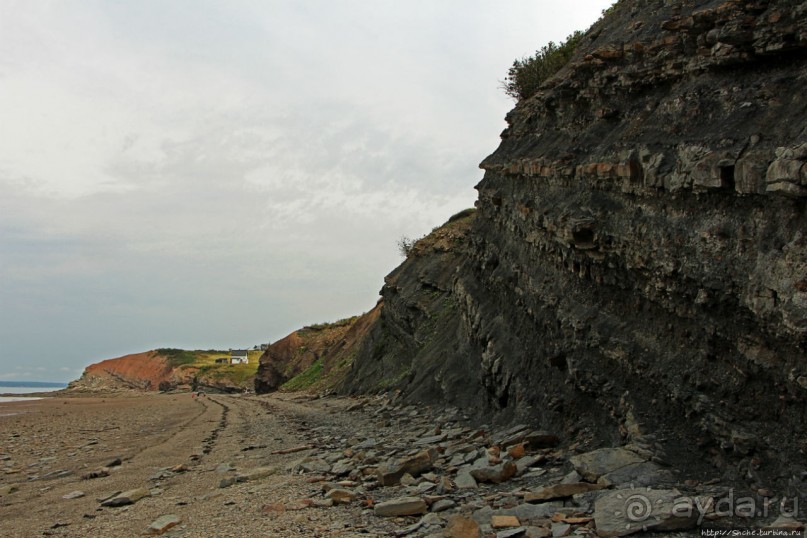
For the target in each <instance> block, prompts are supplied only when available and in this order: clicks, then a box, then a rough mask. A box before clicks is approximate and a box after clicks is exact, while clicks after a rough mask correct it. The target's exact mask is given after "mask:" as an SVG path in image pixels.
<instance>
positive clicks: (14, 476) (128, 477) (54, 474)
mask: <svg viewBox="0 0 807 538" xmlns="http://www.w3.org/2000/svg"><path fill="white" fill-rule="evenodd" d="M325 405H329V406H338V405H339V404H338V403H334V402H331V403H330V404H325ZM320 411H321V409H317V407H316V404H311V403H309V404H306V405H302V404H297V403H294V402H293V401H285V400H283V399H277V398H267V397H262V398H261V397H238V396H223V395H215V396H205V397H201V398H196V397H193V396H192V395H191V394H176V395H139V396H124V397H120V396H117V397H93V398H61V397H50V398H43V399H40V400H26V401H17V402H6V403H2V404H0V431H1V432H2V433H1V434H0V438H1V439H2V443H1V444H0V535H2V536H4V537H32V536H43V535H44V536H64V537H95V536H139V535H142V534H143V533H144V532H147V528H148V527H149V525H151V524H152V523H154V522H155V520H158V519H159V518H160V516H165V515H172V516H176V518H177V519H179V520H180V523H178V524H176V525H174V526H173V527H172V528H169V529H167V531H166V532H165V534H164V535H176V536H179V535H181V536H188V537H191V536H200V537H201V536H234V537H235V536H337V535H338V536H350V535H352V534H353V533H352V532H351V531H350V530H349V527H350V525H346V524H345V523H344V522H345V521H349V520H350V519H353V520H356V519H357V518H355V517H352V516H351V514H350V512H351V510H359V509H358V508H356V509H350V508H344V509H340V510H339V511H328V510H307V511H305V512H295V511H276V512H274V513H271V515H266V514H265V513H264V510H262V509H263V507H264V506H265V505H267V504H270V503H293V502H295V501H299V499H300V498H301V497H307V496H308V494H309V493H310V491H311V488H312V486H311V485H310V484H308V483H307V482H306V481H305V479H304V477H302V476H300V475H292V474H290V473H288V472H287V471H285V469H286V467H287V466H288V464H289V463H290V462H293V461H294V460H295V458H297V459H299V457H300V455H299V454H294V453H292V454H288V455H283V454H278V455H272V454H271V452H274V451H277V450H283V449H288V448H289V447H295V446H297V445H299V444H300V443H301V442H302V440H301V439H300V438H299V437H298V436H297V435H296V433H295V430H296V429H297V426H295V424H296V421H298V420H300V417H305V416H308V415H311V416H313V415H318V414H319V412H320ZM267 466H271V467H273V468H276V469H282V470H283V472H281V473H280V474H277V475H273V476H268V477H265V478H263V479H261V480H260V481H254V482H247V483H244V484H237V485H235V486H234V487H230V488H221V487H220V485H221V481H222V479H224V478H226V477H227V476H232V475H233V473H234V472H236V471H238V472H242V473H245V472H249V470H251V469H255V468H265V467H267ZM93 473H94V474H98V475H101V476H98V477H95V478H89V477H91V476H93ZM138 489H140V490H143V489H144V490H145V491H147V492H148V495H147V496H146V497H144V498H142V499H141V500H138V501H137V502H135V503H133V504H130V505H127V506H122V507H104V506H102V504H101V502H100V501H101V500H103V499H106V498H109V497H110V496H111V495H113V494H114V493H116V492H126V491H131V490H138ZM355 515H356V514H353V516H355ZM158 526H159V525H158ZM346 527H348V528H346ZM152 532H154V533H156V532H157V531H152Z"/></svg>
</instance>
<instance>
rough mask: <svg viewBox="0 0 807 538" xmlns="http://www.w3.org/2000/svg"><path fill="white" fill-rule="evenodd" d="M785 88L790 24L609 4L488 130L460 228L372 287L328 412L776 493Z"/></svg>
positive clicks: (806, 347)
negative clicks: (512, 424) (530, 427)
mask: <svg viewBox="0 0 807 538" xmlns="http://www.w3.org/2000/svg"><path fill="white" fill-rule="evenodd" d="M538 39H539V37H538V36H536V40H538ZM537 44H538V43H537ZM805 87H807V2H803V1H787V0H780V1H767V2H765V1H729V2H725V1H717V2H711V1H670V0H667V1H662V0H648V1H628V0H622V1H621V2H619V3H618V4H617V5H616V7H615V8H614V9H613V10H612V11H611V12H610V13H609V14H608V15H607V16H606V17H605V18H604V19H603V20H601V21H600V22H599V23H597V24H596V25H594V27H592V28H591V29H590V30H589V31H588V32H587V34H586V36H585V38H584V39H583V41H582V44H581V45H580V46H579V48H578V50H577V53H576V54H575V56H574V58H573V60H572V62H571V63H570V64H569V65H568V66H566V67H565V68H564V69H563V70H562V71H560V72H559V73H558V74H557V75H556V76H555V77H553V78H552V79H551V80H549V81H547V83H545V84H544V86H543V87H542V89H541V91H539V93H538V94H537V95H535V96H534V97H532V98H530V99H527V100H525V101H522V102H520V103H518V105H517V106H516V107H515V108H514V110H512V111H511V112H510V113H509V114H508V116H507V121H508V124H509V126H508V128H507V129H506V130H505V131H504V132H503V133H502V143H501V145H500V146H499V148H498V149H497V150H496V151H495V152H494V153H493V154H492V155H491V156H489V157H488V158H486V159H485V160H484V161H483V163H482V165H481V167H482V168H483V169H484V170H485V176H484V179H483V180H482V181H481V182H480V183H479V185H477V189H478V191H479V200H478V202H477V211H476V212H475V214H473V215H472V216H468V215H465V216H464V217H463V218H460V219H458V220H457V221H455V222H454V223H453V224H454V226H456V229H455V230H454V232H453V234H452V235H451V236H450V237H449V238H448V239H447V240H445V241H443V240H435V239H434V237H431V238H427V239H428V240H427V241H425V242H424V243H422V244H421V246H420V247H419V248H416V249H415V250H414V252H412V254H411V255H410V256H409V257H408V259H407V260H406V261H405V262H404V263H403V264H402V265H401V266H400V267H398V268H397V269H396V270H395V271H393V272H392V273H391V274H390V275H389V276H388V277H387V279H386V284H385V286H384V288H383V289H382V291H381V295H382V297H383V303H382V306H381V308H380V315H379V316H378V319H377V320H374V321H373V322H372V324H371V325H370V326H369V328H368V329H367V330H366V334H365V335H364V336H363V337H362V338H361V339H359V340H357V342H356V344H355V346H356V348H355V360H354V361H353V366H352V369H351V371H350V373H349V375H348V376H347V378H346V381H345V382H344V383H343V384H342V385H341V386H340V390H341V391H343V392H347V393H362V392H377V391H379V390H387V389H400V390H401V391H402V397H403V398H404V399H406V400H410V401H415V400H418V401H439V402H450V403H452V404H455V405H462V406H463V407H465V408H466V409H468V410H470V411H472V412H474V411H475V412H477V413H478V414H479V415H484V416H493V417H499V418H500V419H519V420H525V421H529V422H532V423H535V424H537V425H540V427H542V428H545V429H552V430H554V431H556V432H557V433H559V434H561V435H562V436H565V437H566V438H567V439H571V438H589V439H596V440H597V441H599V442H601V443H603V444H614V443H619V442H621V441H623V440H624V441H627V440H631V439H636V438H638V437H642V438H643V439H645V440H652V441H653V442H656V443H658V444H659V445H661V446H663V447H664V448H665V451H666V453H667V454H668V456H669V458H670V459H671V460H673V461H679V462H689V463H690V464H691V465H695V464H696V463H697V462H704V463H709V464H712V465H714V466H716V467H717V468H718V469H720V470H721V472H722V473H723V476H724V477H725V478H728V479H739V480H743V481H745V482H746V483H748V484H750V485H756V486H760V485H762V484H765V483H771V482H776V483H779V484H785V483H789V484H790V486H792V487H797V486H795V485H794V480H797V479H796V478H794V477H798V476H799V473H803V472H804V471H805V469H804V462H805V460H807V432H805V429H804V425H805V424H807V237H805V233H807V212H806V209H805V206H806V205H807V96H805V92H804V88H805ZM449 224H452V223H449ZM441 229H442V228H441ZM435 233H437V232H435ZM433 235H434V234H433ZM262 368H263V365H262ZM260 375H261V374H260V372H259V377H260ZM798 487H803V483H802V485H801V486H798Z"/></svg>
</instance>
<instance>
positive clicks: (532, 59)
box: [502, 31, 583, 101]
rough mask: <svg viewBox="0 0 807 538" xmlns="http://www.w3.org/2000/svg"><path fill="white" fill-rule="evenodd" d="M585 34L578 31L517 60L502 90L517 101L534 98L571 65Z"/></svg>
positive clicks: (503, 83)
mask: <svg viewBox="0 0 807 538" xmlns="http://www.w3.org/2000/svg"><path fill="white" fill-rule="evenodd" d="M582 37H583V32H580V31H577V32H575V33H573V34H572V35H570V36H569V37H567V38H566V41H563V42H562V43H560V44H555V42H553V41H550V42H549V43H547V44H546V45H544V46H543V47H541V48H540V49H539V50H537V51H535V54H534V55H532V56H527V57H524V58H521V59H520V60H519V59H516V60H515V61H514V62H513V65H512V67H510V70H509V71H508V72H507V76H506V77H505V78H504V80H503V81H502V89H504V92H505V93H506V94H507V95H509V96H510V97H512V98H513V99H514V100H515V101H521V100H522V99H527V98H528V97H532V96H533V95H535V93H536V92H537V91H538V88H540V87H541V84H543V83H544V81H545V80H547V79H548V78H549V77H551V76H552V75H554V74H555V73H557V72H558V71H560V70H561V68H562V67H563V66H564V65H566V64H567V63H569V60H570V59H571V58H572V55H573V54H574V51H575V49H576V48H577V45H578V44H579V43H580V40H581V39H582Z"/></svg>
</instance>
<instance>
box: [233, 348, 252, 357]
mask: <svg viewBox="0 0 807 538" xmlns="http://www.w3.org/2000/svg"><path fill="white" fill-rule="evenodd" d="M248 356H249V351H248V350H246V349H232V350H230V357H248Z"/></svg>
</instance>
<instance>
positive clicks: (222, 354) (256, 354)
mask: <svg viewBox="0 0 807 538" xmlns="http://www.w3.org/2000/svg"><path fill="white" fill-rule="evenodd" d="M154 351H155V352H156V353H157V354H159V355H162V356H164V357H166V358H167V359H168V364H169V365H170V366H171V367H173V368H198V369H199V374H200V375H202V376H205V377H209V378H213V379H219V380H226V381H229V382H230V383H232V384H233V385H238V386H243V385H251V383H252V380H253V379H254V377H255V373H256V372H257V371H258V362H259V359H260V357H261V354H262V353H263V352H262V351H259V350H249V351H248V352H247V353H248V354H247V357H248V359H249V363H248V364H233V365H230V364H216V359H225V358H226V359H229V357H230V352H229V351H217V350H214V349H208V350H195V351H189V350H186V349H173V348H161V349H155V350H154Z"/></svg>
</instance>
